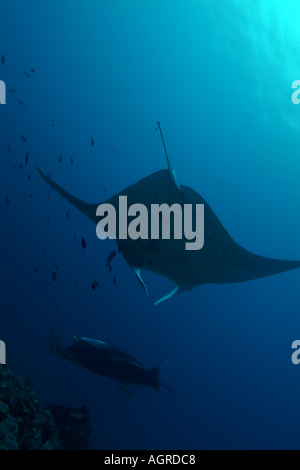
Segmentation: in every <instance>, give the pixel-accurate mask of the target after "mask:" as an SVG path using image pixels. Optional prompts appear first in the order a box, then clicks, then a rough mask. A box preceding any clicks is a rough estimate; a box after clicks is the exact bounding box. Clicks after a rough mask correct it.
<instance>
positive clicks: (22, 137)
mask: <svg viewBox="0 0 300 470" xmlns="http://www.w3.org/2000/svg"><path fill="white" fill-rule="evenodd" d="M20 135H21V139H22V140H23V142H26V139H25V137H24V136H23V134H20Z"/></svg>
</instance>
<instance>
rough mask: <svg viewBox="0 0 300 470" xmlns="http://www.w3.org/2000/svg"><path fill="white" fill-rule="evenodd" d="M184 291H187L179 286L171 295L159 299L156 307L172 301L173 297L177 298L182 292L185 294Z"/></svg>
mask: <svg viewBox="0 0 300 470" xmlns="http://www.w3.org/2000/svg"><path fill="white" fill-rule="evenodd" d="M184 290H185V289H183V288H182V287H180V286H177V287H176V288H175V289H174V290H173V291H172V292H171V293H170V294H168V295H166V296H165V297H162V298H161V299H159V300H158V301H157V302H155V304H154V305H157V304H160V303H161V302H164V301H165V300H168V299H171V297H175V295H178V294H181V292H184Z"/></svg>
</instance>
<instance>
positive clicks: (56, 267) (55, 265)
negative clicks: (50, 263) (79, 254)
mask: <svg viewBox="0 0 300 470" xmlns="http://www.w3.org/2000/svg"><path fill="white" fill-rule="evenodd" d="M54 267H55V269H56V271H58V266H57V264H56V263H54Z"/></svg>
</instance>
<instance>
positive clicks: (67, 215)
mask: <svg viewBox="0 0 300 470" xmlns="http://www.w3.org/2000/svg"><path fill="white" fill-rule="evenodd" d="M66 217H67V219H68V220H69V219H70V217H69V214H68V213H67V212H66Z"/></svg>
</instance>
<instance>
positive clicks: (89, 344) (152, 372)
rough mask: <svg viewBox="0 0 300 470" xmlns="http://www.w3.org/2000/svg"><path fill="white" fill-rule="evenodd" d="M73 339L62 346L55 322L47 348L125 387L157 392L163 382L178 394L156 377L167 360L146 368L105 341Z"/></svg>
mask: <svg viewBox="0 0 300 470" xmlns="http://www.w3.org/2000/svg"><path fill="white" fill-rule="evenodd" d="M73 341H74V344H72V345H71V346H68V347H67V348H65V349H64V348H63V347H62V345H61V344H60V342H59V339H58V334H57V326H55V327H54V328H53V330H52V333H51V336H50V341H49V347H50V352H51V353H52V354H54V355H55V356H58V357H60V358H62V359H66V360H67V361H70V362H74V363H75V364H78V365H79V366H81V367H84V368H85V369H87V370H89V371H91V372H94V373H95V374H98V375H102V376H103V377H108V378H109V379H112V380H115V381H116V382H118V383H119V384H121V385H125V386H127V387H130V386H139V385H144V386H145V387H151V388H154V390H156V391H157V392H158V391H159V389H160V386H161V385H162V386H163V387H165V388H166V389H167V390H170V392H172V393H175V395H177V393H176V392H174V391H173V390H171V389H170V388H169V387H167V386H166V385H164V384H163V383H162V382H161V381H160V380H159V378H158V374H159V370H160V369H161V368H162V367H163V366H164V365H165V364H166V363H165V364H163V365H162V366H160V367H154V368H153V369H146V367H144V366H143V365H142V364H140V363H139V362H138V361H137V360H136V359H134V358H133V357H132V356H129V354H126V353H123V352H122V351H120V350H119V349H117V348H116V347H115V346H113V345H112V344H110V343H106V342H105V341H101V340H99V339H94V338H87V337H85V336H74V338H73ZM167 362H168V361H167Z"/></svg>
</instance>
